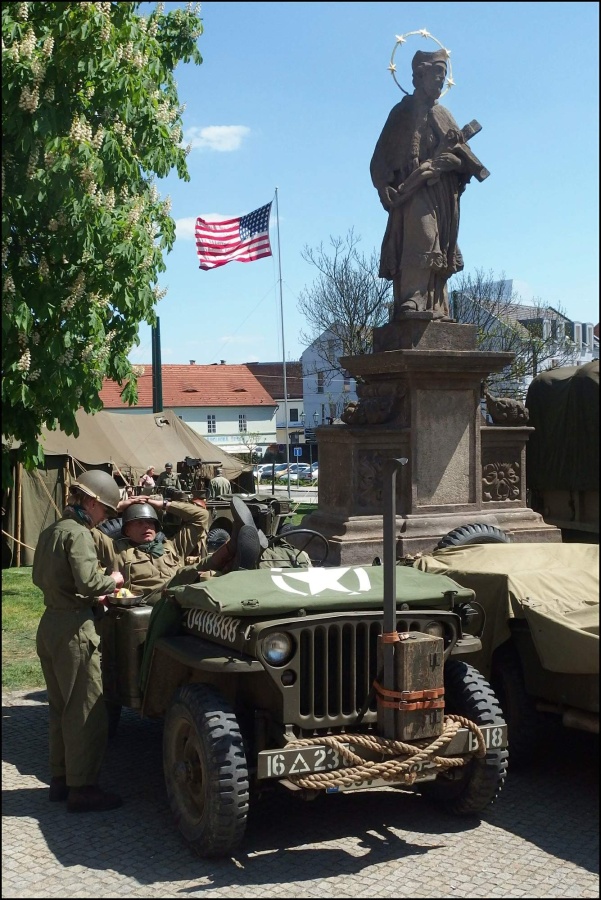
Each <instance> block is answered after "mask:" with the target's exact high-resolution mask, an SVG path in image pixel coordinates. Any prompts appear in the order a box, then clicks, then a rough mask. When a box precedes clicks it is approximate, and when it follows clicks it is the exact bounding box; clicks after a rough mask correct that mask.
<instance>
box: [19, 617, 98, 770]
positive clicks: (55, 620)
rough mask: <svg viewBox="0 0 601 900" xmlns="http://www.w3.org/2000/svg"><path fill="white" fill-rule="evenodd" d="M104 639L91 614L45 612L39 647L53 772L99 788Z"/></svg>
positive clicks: (39, 633) (38, 636) (37, 640)
mask: <svg viewBox="0 0 601 900" xmlns="http://www.w3.org/2000/svg"><path fill="white" fill-rule="evenodd" d="M99 645H100V638H99V637H98V634H97V632H96V628H95V626H94V618H93V615H92V610H91V609H73V610H55V609H46V611H45V612H44V614H43V616H42V618H41V620H40V624H39V627H38V632H37V638H36V647H37V652H38V656H39V657H40V662H41V665H42V672H43V674H44V679H45V681H46V686H47V689H48V706H49V708H50V772H51V774H52V775H53V776H57V775H65V776H66V778H67V785H68V786H69V787H81V786H83V785H85V784H96V782H97V780H98V773H99V771H100V767H101V765H102V760H103V758H104V754H105V752H106V745H107V739H108V720H107V714H106V708H105V704H104V698H103V696H102V673H101V670H100V652H99Z"/></svg>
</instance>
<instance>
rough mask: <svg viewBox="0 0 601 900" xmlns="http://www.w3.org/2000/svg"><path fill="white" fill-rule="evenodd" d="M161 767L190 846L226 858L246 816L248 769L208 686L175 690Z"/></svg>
mask: <svg viewBox="0 0 601 900" xmlns="http://www.w3.org/2000/svg"><path fill="white" fill-rule="evenodd" d="M163 769H164V774H165V785H166V788H167V796H168V799H169V804H170V806H171V811H172V813H173V815H174V817H175V821H176V824H177V826H178V828H179V830H180V832H181V833H182V835H183V836H184V838H185V839H186V841H187V842H188V843H189V844H190V846H191V847H192V848H193V849H194V850H195V851H196V852H197V853H198V854H199V855H200V856H206V857H218V856H229V855H231V853H232V852H233V851H234V850H235V849H236V848H237V847H238V846H239V844H240V842H241V840H242V838H243V836H244V831H245V828H246V819H247V816H248V790H249V785H248V767H247V763H246V755H245V753H244V745H243V740H242V735H241V733H240V728H239V725H238V722H237V720H236V716H235V714H234V712H233V710H232V709H231V707H230V706H229V704H228V703H227V702H226V701H225V700H224V698H223V697H222V696H221V694H220V693H219V692H218V691H217V690H215V689H214V688H213V687H209V686H207V685H202V684H187V685H184V686H183V687H180V688H178V690H177V691H176V692H175V695H174V697H173V700H172V701H171V705H170V706H169V709H168V710H167V714H166V716H165V726H164V732H163Z"/></svg>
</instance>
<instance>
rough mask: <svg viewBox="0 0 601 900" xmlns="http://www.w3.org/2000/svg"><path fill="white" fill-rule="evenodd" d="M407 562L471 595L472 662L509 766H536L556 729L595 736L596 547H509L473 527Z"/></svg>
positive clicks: (496, 534)
mask: <svg viewBox="0 0 601 900" xmlns="http://www.w3.org/2000/svg"><path fill="white" fill-rule="evenodd" d="M483 529H487V530H486V531H484V530H483ZM484 541H486V543H484ZM476 542H477V543H476ZM411 564H412V565H413V566H417V567H418V568H419V569H420V570H421V571H424V572H430V573H432V574H444V575H447V576H448V577H450V578H452V579H453V581H456V582H457V583H458V584H461V585H462V586H463V587H469V588H471V589H472V590H474V591H475V593H476V596H477V598H478V599H477V605H478V607H479V608H480V611H481V615H482V617H483V624H482V625H481V632H480V633H481V641H482V648H481V650H479V651H478V652H477V653H475V654H472V655H471V656H470V657H469V661H470V663H472V664H473V665H474V666H475V667H476V668H477V669H478V670H479V671H480V672H482V673H483V674H484V675H485V677H486V678H488V679H490V683H491V685H492V687H493V689H494V691H495V693H496V695H497V697H498V699H499V702H500V704H501V708H502V709H503V713H504V717H505V720H506V722H507V726H508V733H509V742H510V747H511V759H512V764H521V763H531V762H535V761H536V759H537V756H538V753H540V752H544V747H545V745H546V743H547V742H548V740H549V739H550V737H552V736H553V732H554V731H555V730H556V725H557V724H559V723H562V724H563V725H564V726H566V727H569V728H577V729H579V730H583V731H590V732H596V733H598V732H599V545H598V544H589V543H567V544H556V543H548V544H545V543H532V544H512V543H509V541H508V538H507V536H506V535H504V534H503V532H501V531H500V529H497V528H494V529H493V528H492V527H491V526H483V525H478V524H474V525H469V526H464V527H463V528H461V529H457V530H455V531H454V532H451V533H450V534H449V535H447V536H446V538H443V539H442V540H441V542H440V544H439V548H438V549H437V550H435V551H434V552H433V553H432V554H429V555H428V554H424V555H422V556H420V557H419V558H418V559H416V560H414V561H412V562H411Z"/></svg>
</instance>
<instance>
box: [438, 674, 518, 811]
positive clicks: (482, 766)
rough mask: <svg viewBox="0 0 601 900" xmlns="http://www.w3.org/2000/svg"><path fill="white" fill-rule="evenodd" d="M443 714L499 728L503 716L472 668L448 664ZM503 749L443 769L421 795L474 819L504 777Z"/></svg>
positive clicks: (486, 686)
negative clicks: (456, 766) (445, 769)
mask: <svg viewBox="0 0 601 900" xmlns="http://www.w3.org/2000/svg"><path fill="white" fill-rule="evenodd" d="M444 687H445V712H446V713H454V714H455V715H458V716H464V717H465V718H466V719H470V721H472V722H474V723H475V724H476V725H495V724H498V725H503V724H505V723H504V720H503V714H502V712H501V708H500V706H499V704H498V702H497V698H496V697H495V695H494V693H493V691H492V688H491V687H490V685H489V684H488V682H487V681H486V679H485V678H484V676H483V675H481V674H480V672H478V670H477V669H474V667H473V666H470V665H468V664H467V663H464V662H460V661H459V660H453V659H452V660H449V661H448V662H447V664H446V666H445V669H444ZM507 757H508V753H507V750H506V749H498V750H495V749H490V750H487V751H486V756H484V757H483V758H478V757H473V758H472V759H470V760H469V762H467V763H466V764H465V765H464V766H461V767H460V768H452V769H447V771H446V772H444V773H442V774H440V775H438V776H437V778H436V781H433V782H429V783H425V784H424V785H423V786H422V787H421V792H422V793H423V795H424V796H425V797H428V798H429V799H431V800H434V801H435V802H437V803H438V804H440V805H441V806H442V807H443V808H444V809H445V810H446V811H447V812H449V813H452V814H453V815H456V816H470V815H477V814H478V813H480V812H482V810H483V809H485V808H486V807H487V806H489V805H490V804H491V803H492V802H493V801H494V800H495V798H496V797H497V795H498V794H499V792H500V791H501V788H502V787H503V784H504V783H505V777H506V774H507Z"/></svg>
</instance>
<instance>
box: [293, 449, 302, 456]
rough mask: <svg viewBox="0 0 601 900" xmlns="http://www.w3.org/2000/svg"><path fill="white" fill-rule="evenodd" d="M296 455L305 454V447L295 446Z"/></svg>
mask: <svg viewBox="0 0 601 900" xmlns="http://www.w3.org/2000/svg"><path fill="white" fill-rule="evenodd" d="M294 455H295V456H302V455H303V448H302V447H295V448H294Z"/></svg>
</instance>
